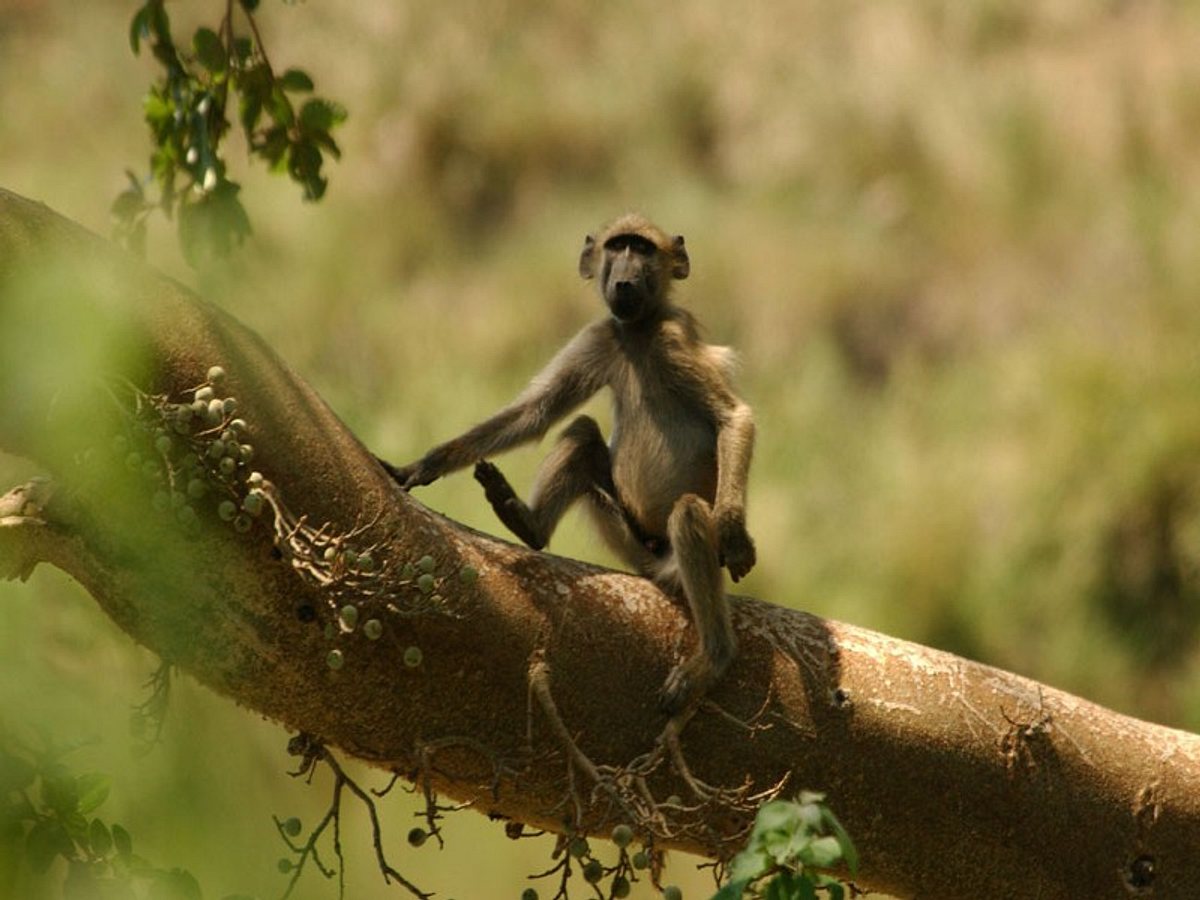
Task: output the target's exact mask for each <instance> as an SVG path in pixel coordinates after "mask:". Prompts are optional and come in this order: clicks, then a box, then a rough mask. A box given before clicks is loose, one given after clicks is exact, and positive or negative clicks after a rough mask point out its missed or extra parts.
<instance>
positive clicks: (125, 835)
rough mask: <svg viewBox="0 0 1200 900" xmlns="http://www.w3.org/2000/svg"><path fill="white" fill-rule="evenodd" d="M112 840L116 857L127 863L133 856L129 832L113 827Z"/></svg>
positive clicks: (116, 826)
mask: <svg viewBox="0 0 1200 900" xmlns="http://www.w3.org/2000/svg"><path fill="white" fill-rule="evenodd" d="M112 839H113V846H114V847H115V848H116V850H117V855H118V856H119V857H121V858H122V859H124V860H125V861H127V862H128V861H129V859H130V857H132V856H133V838H131V837H130V836H129V832H128V831H126V830H125V829H124V828H122V827H121V826H120V825H113V827H112Z"/></svg>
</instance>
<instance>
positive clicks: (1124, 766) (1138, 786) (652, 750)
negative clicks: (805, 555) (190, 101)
mask: <svg viewBox="0 0 1200 900" xmlns="http://www.w3.org/2000/svg"><path fill="white" fill-rule="evenodd" d="M76 326H81V327H82V330H78V329H77V328H76ZM81 342H82V343H81ZM118 351H119V352H118ZM80 353H83V354H84V358H85V363H86V365H85V366H84V367H83V368H82V369H79V368H76V369H71V368H70V367H67V368H66V369H64V368H63V367H62V366H60V365H57V364H55V365H51V364H47V363H46V361H51V362H56V361H61V360H63V359H71V358H75V357H77V356H78V355H79V354H80ZM0 358H3V359H4V360H5V365H4V366H0V449H3V450H5V451H7V452H11V453H16V454H20V455H24V456H27V457H30V458H32V459H35V460H37V461H38V462H39V463H40V464H42V465H43V466H44V467H45V469H46V472H47V474H48V475H50V476H51V477H52V479H53V487H51V486H50V485H47V484H43V483H35V484H33V485H31V486H25V487H21V488H17V489H15V490H14V491H12V492H10V493H9V494H7V495H6V496H4V497H3V498H0V576H3V577H24V576H25V575H27V574H28V572H29V571H30V570H31V569H32V567H33V566H34V565H36V564H37V563H38V562H48V563H51V564H52V565H55V566H58V567H60V568H62V569H64V570H65V571H67V572H69V573H70V574H71V575H73V576H74V577H75V578H76V579H77V580H78V581H79V582H80V583H81V584H82V585H83V586H84V588H85V589H86V590H87V591H88V592H89V593H90V594H91V595H92V596H93V597H94V598H95V599H96V601H97V602H98V603H100V604H101V606H102V607H103V608H104V609H105V610H106V611H107V612H108V613H109V614H110V615H111V617H112V618H113V619H114V621H115V622H116V623H117V624H118V625H119V626H120V627H121V628H122V629H124V630H125V631H127V632H129V633H130V634H131V635H133V636H134V637H135V638H136V639H137V640H139V641H140V642H142V643H144V644H145V645H146V646H148V647H150V648H151V649H153V650H154V651H156V652H157V653H159V654H160V655H162V656H163V657H164V658H165V659H167V660H170V661H171V662H173V663H174V664H176V665H178V666H179V667H180V668H182V669H184V670H186V671H188V672H189V673H191V674H192V675H194V676H195V677H196V678H198V679H200V680H201V681H203V682H204V683H206V684H208V685H210V686H212V687H213V688H215V689H216V690H218V691H220V692H222V693H224V694H226V695H228V696H230V697H232V698H234V699H236V700H237V701H238V702H240V703H243V704H245V705H246V706H249V707H251V708H253V709H255V710H258V711H260V712H262V713H264V714H266V715H268V716H271V717H273V718H275V719H277V720H278V721H280V722H281V723H283V724H284V725H286V726H287V727H289V728H292V729H295V730H297V731H301V732H304V733H306V734H309V735H312V736H314V737H315V738H317V739H319V740H320V741H323V742H326V743H328V744H330V745H336V746H338V747H340V748H342V749H343V750H344V751H346V752H348V753H351V754H353V755H355V756H357V757H359V758H361V759H364V760H367V761H369V762H371V763H374V764H375V765H378V766H380V767H382V768H385V769H389V770H392V771H396V772H399V773H401V774H403V775H404V776H405V777H407V778H409V779H411V780H414V781H420V782H422V783H427V784H428V785H430V786H431V787H432V788H434V789H436V790H437V791H439V792H441V793H444V794H445V795H447V796H449V797H452V798H456V799H459V800H462V801H468V802H472V803H474V804H475V805H476V806H477V808H479V809H480V810H481V811H485V812H494V813H498V814H502V815H505V816H509V817H512V818H514V819H517V820H520V821H522V822H527V823H530V824H533V825H536V826H539V827H544V828H548V829H551V830H554V831H558V832H562V831H564V830H572V829H573V830H579V831H584V832H606V831H607V830H608V829H609V828H611V826H612V825H613V824H615V823H616V822H618V821H624V822H627V823H629V824H631V825H633V826H634V828H635V830H636V831H638V832H639V834H640V836H641V837H642V838H644V839H645V838H649V839H652V840H653V842H654V844H655V846H656V847H659V848H667V847H676V848H682V849H685V850H688V851H692V852H696V853H701V854H706V855H709V856H714V857H720V856H728V855H729V854H731V853H732V852H734V851H735V850H736V849H737V842H738V841H739V840H740V836H741V834H742V833H743V832H744V830H745V828H746V826H747V824H748V822H749V821H750V818H751V817H752V810H753V807H754V805H755V803H757V802H758V801H760V800H761V799H762V798H763V797H764V796H770V795H771V794H772V793H774V792H776V791H779V790H783V791H787V792H790V791H793V790H797V789H800V788H811V789H816V790H822V791H825V792H827V793H828V794H829V795H830V797H831V800H832V803H833V805H834V807H835V809H836V810H837V813H838V815H839V816H840V817H841V818H842V820H843V821H844V822H845V824H846V825H847V827H848V829H849V831H850V832H851V834H852V835H853V837H854V839H855V841H856V843H857V844H858V847H859V850H860V854H861V857H862V860H863V869H862V872H861V873H860V878H859V880H860V883H861V884H863V885H864V886H870V887H873V888H877V889H881V890H885V891H889V892H891V893H894V894H896V895H899V896H905V897H910V896H911V897H937V898H960V897H961V898H977V897H984V896H988V897H1017V896H1021V897H1026V896H1027V897H1040V898H1046V900H1048V898H1080V897H1088V898H1107V897H1114V898H1116V897H1127V896H1131V895H1132V896H1146V897H1167V898H1178V897H1192V896H1200V853H1197V852H1196V848H1197V847H1200V738H1197V737H1195V736H1193V735H1188V734H1184V733H1181V732H1178V731H1173V730H1170V729H1167V728H1162V727H1159V726H1156V725H1152V724H1148V723H1145V722H1139V721H1136V720H1133V719H1130V718H1127V717H1124V716H1121V715H1117V714H1115V713H1113V712H1110V711H1108V710H1105V709H1102V708H1100V707H1098V706H1096V705H1094V704H1091V703H1088V702H1086V701H1084V700H1080V699H1078V698H1075V697H1071V696H1069V695H1067V694H1065V693H1063V692H1061V691H1057V690H1054V689H1052V688H1049V687H1044V686H1042V685H1039V684H1036V683H1034V682H1031V681H1029V680H1027V679H1023V678H1020V677H1017V676H1015V675H1011V674H1008V673H1005V672H1001V671H998V670H996V669H993V668H989V667H987V666H983V665H979V664H977V663H973V662H969V661H967V660H963V659H959V658H956V657H954V656H951V655H949V654H945V653H941V652H938V651H936V650H931V649H928V648H924V647H920V646H916V645H913V644H909V643H905V642H903V641H898V640H895V639H892V638H889V637H885V636H883V635H879V634H875V633H872V632H869V631H866V630H865V629H861V628H855V627H853V626H850V625H845V624H841V623H837V622H832V621H827V620H822V619H819V618H817V617H814V616H811V615H808V614H805V613H802V612H796V611H792V610H788V609H783V608H780V607H777V606H772V605H770V604H767V603H763V602H760V601H757V600H752V599H747V598H741V599H738V600H737V601H736V603H735V607H734V619H735V625H736V627H737V631H738V637H739V643H740V647H741V654H740V656H739V658H738V660H737V662H736V663H735V665H734V667H733V669H732V670H731V672H730V674H729V676H728V677H727V679H726V680H725V681H724V682H723V683H722V684H721V685H720V686H719V687H718V689H717V690H716V691H715V692H714V694H713V695H712V697H711V699H710V700H709V701H708V702H707V703H705V704H704V705H702V706H701V707H700V708H699V709H697V710H695V711H694V715H693V716H692V717H691V719H690V720H689V721H687V722H686V723H683V727H682V728H678V727H676V726H671V727H668V723H667V722H666V720H665V719H664V718H663V717H662V716H661V715H660V714H659V713H658V711H657V709H656V705H655V695H656V691H657V689H658V687H659V686H660V685H661V684H662V682H663V679H664V678H665V677H666V674H667V672H668V671H669V670H670V668H671V667H672V666H673V665H674V664H675V663H676V662H677V661H678V660H679V659H680V658H681V656H682V655H683V654H685V653H686V652H687V651H688V648H689V644H690V642H691V640H692V635H691V631H690V629H689V628H688V624H687V620H686V616H685V614H684V611H683V610H681V609H679V608H678V607H676V606H674V605H672V604H671V603H670V602H669V601H668V600H667V599H666V598H665V597H664V596H663V595H662V594H661V593H659V592H658V591H657V590H656V589H655V588H654V587H653V585H651V584H650V583H649V582H648V581H645V580H643V579H640V578H635V577H632V576H629V575H623V574H619V573H615V572H609V571H605V570H602V569H598V568H596V567H593V566H588V565H584V564H581V563H578V562H574V561H571V560H566V559H561V558H558V557H554V556H552V555H549V554H543V553H534V552H530V551H527V550H524V549H521V548H517V547H514V546H512V545H510V544H507V543H504V542H502V541H498V540H495V539H492V538H489V537H487V536H485V535H482V534H479V533H476V532H474V531H472V530H470V529H467V528H465V527H463V526H461V525H459V524H456V523H454V522H451V521H448V520H446V519H445V518H443V517H441V516H439V515H437V514H436V513H433V512H431V511H429V510H427V509H425V508H424V507H423V506H422V505H421V504H420V503H419V502H417V501H416V500H414V499H412V498H410V497H408V496H407V495H405V494H403V493H401V492H399V491H397V490H396V489H395V488H394V486H393V485H392V483H391V482H390V480H389V479H388V477H387V475H386V474H385V473H384V472H383V471H382V469H380V468H379V466H378V465H377V464H376V463H375V461H374V459H373V457H372V456H371V454H370V453H369V452H368V451H367V450H366V449H365V448H364V447H363V446H362V445H361V444H360V443H359V442H358V441H357V440H356V439H355V438H354V436H353V435H352V434H350V433H349V432H348V431H347V429H346V428H345V427H344V426H343V424H342V423H341V422H340V421H339V420H338V419H337V417H336V416H335V415H334V414H333V413H332V412H331V411H330V410H329V408H328V407H327V406H326V405H325V404H324V403H323V402H322V401H321V399H320V398H319V397H318V396H317V395H316V394H315V393H314V392H313V391H312V390H311V389H310V388H308V387H307V386H306V385H305V384H304V382H303V381H302V380H300V379H299V378H298V377H297V376H296V375H295V374H294V373H293V372H291V371H290V370H289V369H288V368H287V367H286V366H285V365H284V364H283V363H282V362H281V361H280V360H279V359H278V358H277V357H276V356H275V354H274V353H273V352H272V351H271V349H270V347H269V346H268V345H267V344H266V343H265V342H263V341H262V340H261V339H260V338H259V337H258V336H256V335H254V334H252V333H251V332H249V331H248V330H247V329H245V328H244V327H243V326H241V325H240V324H238V323H237V322H236V321H234V320H233V319H231V318H230V317H228V316H226V315H224V314H223V313H221V312H220V311H219V310H217V309H215V308H214V307H212V306H210V305H208V304H205V303H204V302H203V301H200V300H198V299H197V298H195V297H194V296H192V295H191V294H189V293H188V292H187V291H186V290H184V289H182V288H180V287H179V286H177V285H175V284H173V283H172V282H170V281H168V280H166V279H164V278H162V277H160V276H157V275H154V274H153V273H151V272H149V271H147V270H146V269H145V268H144V267H142V266H141V265H139V264H137V263H136V262H133V261H131V260H128V259H126V258H124V257H123V256H122V255H120V254H119V253H117V252H116V251H114V250H112V249H111V248H110V247H108V246H107V245H106V244H104V242H102V241H100V240H99V239H97V238H95V237H93V236H91V235H89V234H87V233H86V232H84V231H83V230H82V229H79V228H78V227H77V226H74V225H72V224H70V223H69V222H66V221H65V220H63V219H61V218H60V217H58V216H56V215H55V214H53V213H52V212H50V211H49V210H47V209H46V208H45V207H42V206H39V205H37V204H34V203H31V202H29V201H27V200H24V199H22V198H20V197H17V196H15V195H13V194H10V193H6V192H4V191H0ZM39 360H41V361H43V362H42V364H41V365H40V366H39ZM214 365H219V366H221V367H222V368H223V369H224V372H225V373H226V377H225V378H224V379H222V381H221V384H220V385H219V386H220V387H221V388H222V390H221V391H219V392H218V399H220V396H222V395H225V396H234V397H236V399H237V403H238V406H237V416H238V417H240V418H242V419H244V420H245V422H246V426H245V432H244V435H243V438H244V439H245V440H246V442H247V443H248V444H250V445H252V446H253V448H254V451H253V452H254V457H253V467H254V468H255V469H257V470H258V471H259V472H261V474H262V476H263V477H264V481H262V482H261V484H260V483H259V482H257V481H251V480H249V479H248V478H246V477H245V476H246V472H245V471H244V469H245V468H246V467H245V466H242V465H240V464H239V467H238V468H237V471H236V473H235V474H233V475H230V476H229V477H228V478H226V477H225V475H223V474H221V473H220V472H219V471H218V469H217V467H216V464H215V462H214V463H213V464H212V465H211V466H210V465H209V464H208V463H205V462H203V461H202V462H199V463H195V464H193V463H192V462H191V461H185V459H184V457H185V455H186V452H187V451H188V450H189V448H192V447H201V448H203V447H205V446H208V445H207V444H206V443H205V442H208V441H212V440H217V439H218V438H217V437H216V434H217V433H219V432H223V431H224V430H227V429H228V428H231V427H233V426H232V424H231V423H230V422H229V420H228V414H225V416H224V418H219V419H218V420H217V424H216V425H213V426H212V427H211V428H209V427H208V426H206V425H205V424H204V420H203V419H202V418H201V419H199V420H197V421H196V422H195V423H194V424H190V425H189V424H188V423H187V422H184V423H183V424H181V425H180V426H179V429H178V430H177V431H175V432H170V435H169V436H170V437H171V442H170V443H169V449H161V452H160V457H159V458H155V457H154V453H155V451H154V450H149V451H147V453H148V454H149V456H148V458H147V459H146V460H144V461H143V460H142V458H141V457H139V458H138V460H130V459H128V458H123V459H117V460H115V461H114V460H112V459H110V457H112V456H113V450H112V447H111V445H112V443H113V441H114V438H115V439H116V441H117V444H118V446H119V447H120V448H121V449H120V453H121V454H122V455H124V454H125V453H126V449H127V448H126V445H125V444H123V443H121V442H122V441H127V440H129V439H130V437H129V436H130V435H132V440H133V441H134V443H135V444H136V442H137V441H138V439H139V435H142V434H143V433H144V434H145V435H146V436H147V437H146V439H147V442H148V446H149V447H151V448H153V447H155V446H156V444H155V442H156V440H158V438H161V437H162V435H161V434H157V432H156V431H155V427H154V426H155V423H158V424H159V425H160V426H162V427H164V429H165V430H167V431H168V432H169V427H168V426H171V425H172V424H173V423H174V422H175V421H176V419H175V418H174V416H175V414H176V411H177V410H178V409H179V408H180V406H181V405H182V404H185V403H192V402H194V400H195V398H196V396H197V394H196V389H197V386H200V385H204V384H205V383H206V380H207V378H208V376H207V375H206V373H207V372H208V371H209V368H210V367H211V366H214ZM98 387H99V390H98ZM97 396H101V397H103V398H105V399H104V401H103V402H98V401H97V400H96V397H97ZM209 431H212V432H213V433H212V434H210V433H209ZM156 435H157V436H156ZM240 439H241V438H240ZM158 446H160V448H167V447H168V445H167V444H162V445H158ZM130 452H136V451H130ZM135 463H136V464H135ZM139 466H140V467H141V468H142V469H144V472H142V473H141V474H138V473H136V472H135V473H134V475H133V477H131V478H129V479H125V480H122V479H121V478H119V477H117V475H116V474H114V473H116V472H118V471H120V470H122V468H123V467H125V468H131V469H136V468H138V467H139ZM189 467H190V468H189ZM230 469H231V471H232V469H233V466H231V467H230ZM189 472H190V473H192V474H193V475H196V473H198V476H197V477H198V480H201V481H203V482H204V483H205V484H204V485H202V487H203V488H204V495H203V498H202V499H196V500H195V503H194V507H195V510H196V514H197V515H196V519H195V521H189V520H188V519H187V517H184V516H181V515H178V514H177V513H178V510H177V509H173V508H172V507H171V506H169V505H167V506H165V508H162V509H156V501H157V500H158V499H159V494H158V493H156V492H161V491H166V492H167V495H168V496H170V497H172V498H173V497H174V495H175V494H176V493H180V492H182V491H183V490H184V485H183V484H182V482H181V481H180V479H183V478H184V477H185V476H187V475H188V473H189ZM139 478H140V479H141V480H140V481H139ZM193 480H196V478H193ZM198 492H199V491H198ZM250 493H254V494H255V495H256V496H258V497H259V501H256V503H261V505H262V507H263V508H262V509H261V510H258V518H255V519H253V520H251V519H250V518H248V517H247V518H245V519H244V520H241V521H240V523H239V525H238V527H231V525H230V524H228V523H226V522H224V521H223V520H222V517H223V513H221V512H219V503H218V501H220V500H221V498H222V497H224V496H225V495H226V494H228V495H229V496H230V497H232V498H234V500H238V501H242V500H243V498H244V497H245V496H248V495H249V494H250ZM184 502H187V503H190V502H191V501H187V500H185V501H184ZM231 502H232V501H231ZM172 503H174V500H172ZM158 505H159V506H163V504H158ZM247 509H249V507H247ZM239 515H241V512H240V511H239ZM243 525H244V526H245V527H242V526H243ZM346 551H351V552H353V553H355V554H358V555H359V556H361V554H362V553H363V552H364V551H369V555H370V559H369V560H368V561H366V562H364V561H362V560H361V559H356V557H354V556H348V555H347V552H346ZM425 557H429V559H424V558H425ZM426 575H428V576H429V577H428V578H424V577H423V576H426ZM347 605H352V606H354V607H355V612H354V614H351V615H349V616H347V614H344V613H342V612H341V610H342V609H343V607H345V606H347ZM369 620H371V621H376V622H377V623H378V625H377V626H372V627H371V628H370V629H368V628H367V627H366V625H365V623H366V622H367V621H369ZM414 647H415V648H420V652H419V654H418V653H414V652H413V651H412V649H411V648H414ZM679 724H681V723H676V725H679Z"/></svg>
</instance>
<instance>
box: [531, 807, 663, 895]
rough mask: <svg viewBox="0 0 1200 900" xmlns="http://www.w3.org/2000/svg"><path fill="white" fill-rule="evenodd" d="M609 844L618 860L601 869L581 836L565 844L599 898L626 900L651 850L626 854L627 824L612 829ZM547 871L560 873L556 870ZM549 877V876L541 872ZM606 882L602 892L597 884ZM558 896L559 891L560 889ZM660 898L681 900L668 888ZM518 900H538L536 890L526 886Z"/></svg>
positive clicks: (629, 845) (630, 840)
mask: <svg viewBox="0 0 1200 900" xmlns="http://www.w3.org/2000/svg"><path fill="white" fill-rule="evenodd" d="M610 837H611V839H612V842H613V843H614V844H615V845H616V847H617V849H618V850H619V851H620V857H619V858H618V859H617V863H616V865H612V866H605V865H604V863H603V862H601V861H600V860H599V859H597V858H596V857H595V856H594V855H593V854H592V847H591V844H590V843H589V842H588V840H587V838H585V837H583V836H582V835H577V836H576V837H573V838H571V839H570V840H569V841H567V855H568V857H569V858H571V859H574V860H577V861H578V863H579V865H580V866H581V867H582V869H581V870H582V874H583V880H584V881H586V882H587V883H588V884H590V885H594V886H595V888H596V890H597V891H599V892H600V895H601V896H604V897H607V898H610V900H623V898H625V897H628V896H629V894H630V892H631V891H632V890H633V882H634V881H637V875H636V874H635V873H636V872H641V871H644V870H646V869H648V868H650V863H651V851H650V850H649V849H648V848H646V847H643V848H641V849H639V850H635V851H633V852H630V850H631V848H632V845H633V841H634V833H633V829H632V828H631V827H630V826H628V825H624V824H622V825H617V826H616V827H614V828H613V830H612V834H611V835H610ZM561 870H563V871H564V872H569V869H568V868H566V866H563V867H562V868H561ZM551 871H560V868H559V867H556V868H555V869H554V870H551ZM545 874H547V875H548V874H550V873H545ZM606 878H608V879H609V882H608V886H607V891H606V892H605V891H604V890H603V889H602V885H601V883H602V882H603V881H604V880H605V879H606ZM559 893H560V895H561V893H562V891H561V890H560V892H559ZM662 895H663V897H664V898H666V900H682V897H683V894H682V892H681V891H680V890H679V888H678V887H676V886H674V885H668V886H667V887H664V888H663V889H662ZM521 900H538V892H537V889H536V888H532V887H527V888H525V890H524V891H522V892H521Z"/></svg>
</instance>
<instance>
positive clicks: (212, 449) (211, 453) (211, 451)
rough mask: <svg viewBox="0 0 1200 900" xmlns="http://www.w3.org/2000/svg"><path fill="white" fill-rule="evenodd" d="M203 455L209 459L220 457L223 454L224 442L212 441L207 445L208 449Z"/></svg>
mask: <svg viewBox="0 0 1200 900" xmlns="http://www.w3.org/2000/svg"><path fill="white" fill-rule="evenodd" d="M205 455H206V456H208V458H209V459H214V460H216V459H220V458H221V457H223V456H224V455H225V442H224V441H212V442H211V443H210V444H209V445H208V450H207V451H206V453H205Z"/></svg>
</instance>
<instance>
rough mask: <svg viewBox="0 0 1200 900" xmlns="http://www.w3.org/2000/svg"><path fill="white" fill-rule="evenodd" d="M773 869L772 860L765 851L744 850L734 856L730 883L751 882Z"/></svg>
mask: <svg viewBox="0 0 1200 900" xmlns="http://www.w3.org/2000/svg"><path fill="white" fill-rule="evenodd" d="M769 871H771V861H770V860H769V859H768V858H767V856H766V854H765V853H761V852H759V851H756V850H743V851H742V852H741V853H739V854H738V855H737V856H735V857H734V858H733V863H732V864H731V865H730V867H729V880H730V883H732V882H735V881H743V882H750V881H754V880H755V879H758V878H761V877H762V876H764V875H766V874H767V873H768V872H769Z"/></svg>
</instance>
